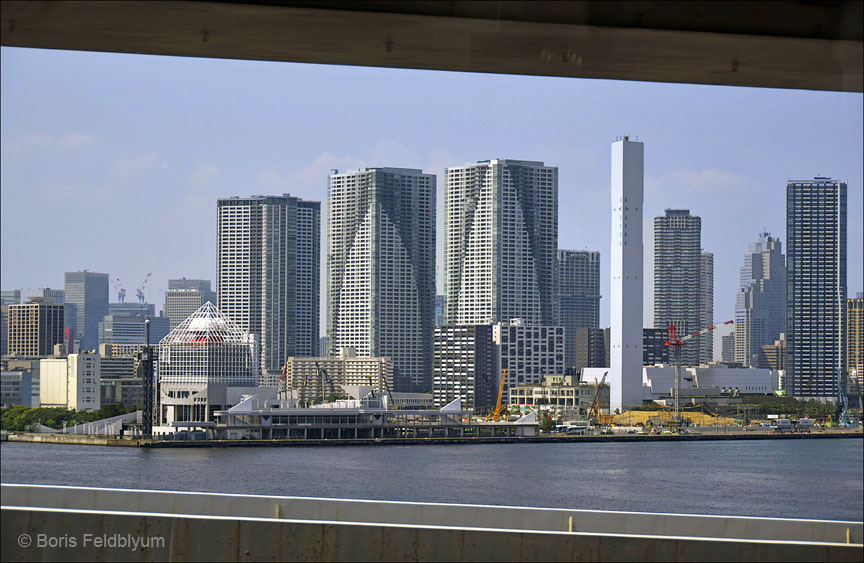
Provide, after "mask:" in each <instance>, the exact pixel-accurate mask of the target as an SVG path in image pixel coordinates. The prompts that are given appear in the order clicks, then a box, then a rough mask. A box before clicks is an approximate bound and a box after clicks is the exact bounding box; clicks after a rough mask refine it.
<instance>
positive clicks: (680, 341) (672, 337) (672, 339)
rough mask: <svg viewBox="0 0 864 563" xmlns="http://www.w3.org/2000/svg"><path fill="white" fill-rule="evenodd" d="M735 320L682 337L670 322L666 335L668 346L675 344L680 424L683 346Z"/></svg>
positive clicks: (676, 412) (676, 386)
mask: <svg viewBox="0 0 864 563" xmlns="http://www.w3.org/2000/svg"><path fill="white" fill-rule="evenodd" d="M733 322H735V321H726V322H723V323H718V324H716V325H714V326H709V327H708V328H703V329H702V330H700V331H698V332H694V333H692V334H688V335H687V336H684V337H682V338H679V337H678V333H677V332H676V329H675V325H674V324H672V323H669V327H668V328H667V331H668V335H667V336H666V346H675V348H673V350H674V354H673V355H674V357H673V359H672V365H674V366H675V422H676V424H678V423H679V422H680V420H681V416H680V415H681V393H680V390H681V376H680V371H681V346H684V345H685V344H686V343H687V341H688V340H691V339H693V338H696V337H697V336H702V335H703V334H707V333H709V332H711V331H712V330H714V329H715V328H717V327H721V326H723V325H728V324H732V323H733Z"/></svg>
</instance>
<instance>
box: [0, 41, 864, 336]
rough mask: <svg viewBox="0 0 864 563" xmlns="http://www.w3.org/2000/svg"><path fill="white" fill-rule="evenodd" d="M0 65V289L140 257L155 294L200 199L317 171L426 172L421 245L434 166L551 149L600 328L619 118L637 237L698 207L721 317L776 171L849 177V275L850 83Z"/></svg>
mask: <svg viewBox="0 0 864 563" xmlns="http://www.w3.org/2000/svg"><path fill="white" fill-rule="evenodd" d="M0 62H2V76H0V78H2V81H0V118H2V130H0V156H2V167H0V186H2V197H0V202H2V208H0V213H2V216H0V218H2V239H0V240H2V247H0V248H2V270H0V273H2V275H0V285H2V288H3V289H14V288H40V287H48V286H50V287H58V288H62V286H63V272H64V271H73V270H79V269H89V270H93V271H101V272H108V273H109V274H110V275H111V277H112V278H118V277H119V278H120V279H121V280H122V281H123V282H124V284H125V286H126V288H127V293H128V294H132V293H134V288H135V287H136V286H137V285H138V284H139V283H140V282H141V281H142V280H143V279H144V277H145V275H146V274H147V273H148V272H152V273H153V276H152V278H151V280H150V282H149V284H148V288H147V294H148V300H149V301H150V302H155V303H157V304H161V302H162V301H163V296H162V294H161V293H160V292H159V290H160V289H164V288H166V287H167V280H168V278H174V277H181V276H186V277H190V278H191V277H202V278H209V279H212V280H214V285H215V275H216V241H215V236H216V198H217V197H225V196H229V195H250V194H257V193H265V194H281V193H283V192H288V193H291V194H292V195H298V196H301V197H304V198H307V199H313V200H319V201H322V202H323V201H325V200H326V194H327V174H328V172H329V170H330V169H331V168H339V169H345V168H354V167H358V166H398V167H413V168H421V169H423V170H424V171H425V172H429V173H434V174H437V175H438V200H439V217H438V223H439V237H438V238H439V256H440V255H441V244H440V241H441V236H440V232H441V231H442V230H443V229H442V228H441V225H442V224H443V214H442V211H443V210H442V205H441V204H442V203H443V199H444V198H443V189H444V185H443V173H444V168H445V167H447V166H458V165H461V164H463V163H464V162H468V161H474V160H481V159H488V158H516V159H528V160H542V161H544V162H545V163H547V164H549V165H553V166H558V167H559V206H560V217H559V225H560V226H559V247H561V248H575V249H586V248H587V249H591V250H599V251H600V252H601V255H602V265H603V267H602V272H601V276H602V278H601V287H602V288H603V289H602V294H603V299H602V301H601V303H602V305H601V323H602V324H604V325H605V324H607V323H608V304H609V299H608V295H609V290H608V287H609V282H608V275H609V274H608V272H609V269H608V266H609V260H608V255H609V239H610V203H609V167H610V157H609V155H610V143H611V142H612V141H613V140H614V139H615V137H616V136H618V135H624V134H626V135H631V136H638V138H639V140H642V141H644V142H645V186H646V193H645V198H646V201H645V222H646V235H650V231H651V223H652V218H653V217H654V216H655V215H660V214H662V213H663V210H664V209H665V208H667V207H674V208H689V209H690V210H691V212H692V213H693V214H696V215H699V216H701V217H702V246H703V247H704V248H705V249H706V250H708V251H711V252H713V253H714V255H715V313H714V316H715V319H716V320H718V321H722V320H727V319H731V318H732V316H733V308H734V296H735V291H736V287H737V279H738V268H739V267H740V266H741V263H742V260H743V253H744V251H745V250H746V245H747V243H748V242H750V241H752V240H755V237H756V235H757V234H758V233H759V232H760V231H762V230H763V229H767V230H768V231H769V232H771V233H772V234H774V235H775V236H779V237H780V238H781V240H782V242H783V245H784V250H785V243H786V240H785V238H786V236H785V219H784V211H785V185H786V180H788V179H790V178H796V179H797V178H810V177H813V176H814V175H824V176H830V177H833V178H840V179H843V180H846V181H847V182H848V184H849V216H848V220H849V230H848V240H849V255H848V257H849V279H848V285H849V293H850V295H854V294H855V292H856V291H861V290H862V289H864V283H862V238H864V237H862V153H864V148H862V137H864V133H862V122H864V115H862V95H861V94H844V93H835V92H809V91H800V90H771V89H755V88H732V87H712V86H692V85H677V84H657V83H641V82H619V81H605V80H580V79H567V78H543V77H524V76H506V75H484V74H468V73H450V72H432V71H414V70H397V69H377V68H361V67H339V66H326V65H304V64H288V63H272V62H250V61H228V60H211V59H192V58H174V57H156V56H142V55H122V54H105V53H84V52H70V51H49V50H35V49H17V48H3V49H0ZM322 236H323V235H322ZM651 242H652V241H651V239H650V236H646V240H645V243H646V246H645V256H646V276H645V277H646V280H648V281H650V280H651V277H652V274H651V272H652V271H653V270H652V269H651V268H652V261H651V249H652V247H651ZM323 246H324V244H323V238H322V247H323ZM323 264H324V261H323V260H322V265H323ZM441 264H442V263H441V261H440V259H439V267H438V269H439V272H438V274H439V289H440V287H441V284H440V278H441V276H442V275H443V271H441V268H442V265H441ZM645 291H646V294H645V298H646V299H645V302H646V311H645V313H646V317H645V320H646V324H648V323H649V321H650V319H651V299H652V296H653V293H652V288H651V286H650V284H649V286H648V287H646V289H645ZM37 292H38V290H29V291H28V290H26V289H25V294H27V293H34V294H35V293H37ZM322 293H323V292H322ZM111 299H112V301H113V300H115V297H114V295H113V292H112V297H111ZM323 305H324V303H323V301H322V310H323ZM160 306H161V305H157V308H158V307H160Z"/></svg>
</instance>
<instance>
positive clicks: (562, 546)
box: [0, 507, 861, 562]
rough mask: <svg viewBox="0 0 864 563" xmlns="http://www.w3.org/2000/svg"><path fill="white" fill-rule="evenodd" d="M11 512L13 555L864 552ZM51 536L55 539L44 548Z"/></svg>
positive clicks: (828, 556) (533, 557)
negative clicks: (120, 544) (53, 544)
mask: <svg viewBox="0 0 864 563" xmlns="http://www.w3.org/2000/svg"><path fill="white" fill-rule="evenodd" d="M2 516H3V526H2V528H0V545H2V557H3V560H4V561H226V560H231V561H262V560H266V561H837V562H843V561H860V560H861V546H860V545H857V546H856V545H848V546H847V545H843V544H819V543H811V542H788V543H786V542H771V541H756V540H715V539H711V540H709V539H704V538H682V537H671V536H669V537H658V536H628V535H621V534H592V533H569V532H537V531H525V530H488V529H481V528H453V527H440V526H400V525H384V524H370V523H345V522H316V521H299V520H277V519H273V518H269V519H264V518H235V517H225V516H211V517H205V516H200V515H198V516H178V515H173V514H152V513H116V512H115V513H112V512H101V511H95V512H72V511H60V510H54V509H33V508H5V507H4V508H3V510H2ZM49 537H51V538H56V539H57V540H59V541H57V542H55V547H51V546H50V545H47V544H43V546H42V547H40V541H43V542H47V538H49ZM64 538H65V544H64V543H63V539H64ZM95 538H104V539H102V541H101V542H98V543H97V540H95ZM110 538H114V542H113V543H114V545H113V546H112V545H111V539H110ZM135 538H137V542H136V541H135ZM73 540H74V544H73V543H72V541H73ZM121 541H122V542H123V546H122V547H118V544H119V543H120V542H121ZM136 544H137V545H138V546H140V547H135V548H134V549H133V546H135V545H136ZM144 546H146V547H144Z"/></svg>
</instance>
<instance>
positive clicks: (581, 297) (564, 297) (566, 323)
mask: <svg viewBox="0 0 864 563" xmlns="http://www.w3.org/2000/svg"><path fill="white" fill-rule="evenodd" d="M556 294H557V307H558V315H557V316H558V324H559V325H561V326H563V327H564V328H565V329H567V330H566V331H565V332H566V334H567V342H566V343H565V345H564V364H565V365H566V366H567V367H572V366H573V365H574V362H575V360H576V335H577V330H578V329H581V328H599V327H600V253H599V252H597V251H592V250H559V251H558V289H557V292H556Z"/></svg>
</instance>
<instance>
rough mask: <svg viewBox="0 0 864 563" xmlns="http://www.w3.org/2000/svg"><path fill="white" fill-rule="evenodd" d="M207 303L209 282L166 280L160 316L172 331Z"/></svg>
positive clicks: (210, 293) (212, 296)
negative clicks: (166, 319)
mask: <svg viewBox="0 0 864 563" xmlns="http://www.w3.org/2000/svg"><path fill="white" fill-rule="evenodd" d="M309 234H310V235H311V233H309ZM208 301H209V302H210V303H213V304H214V305H215V304H216V292H214V291H212V290H211V289H210V280H187V279H186V278H181V279H176V280H168V289H167V290H166V291H165V306H164V308H163V309H162V314H164V315H165V316H166V317H168V319H169V320H170V321H171V329H172V330H173V329H174V327H176V326H177V325H179V324H180V323H182V322H183V321H185V320H186V318H187V317H189V315H191V314H192V313H194V312H195V311H197V310H198V309H199V308H200V307H201V305H203V304H204V303H207V302H208Z"/></svg>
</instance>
